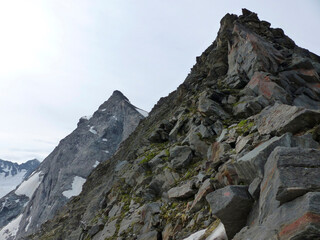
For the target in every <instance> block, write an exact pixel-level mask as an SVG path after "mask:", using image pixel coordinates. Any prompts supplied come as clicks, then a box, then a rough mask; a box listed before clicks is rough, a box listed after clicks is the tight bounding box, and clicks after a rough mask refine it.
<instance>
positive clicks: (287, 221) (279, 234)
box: [233, 192, 320, 240]
mask: <svg viewBox="0 0 320 240" xmlns="http://www.w3.org/2000/svg"><path fill="white" fill-rule="evenodd" d="M319 202H320V193H319V192H309V193H307V194H305V195H303V196H301V197H298V198H296V199H295V200H293V201H290V202H287V203H285V204H283V205H282V206H280V207H279V208H277V209H275V210H274V211H272V212H271V213H270V215H268V216H267V217H266V218H265V219H263V222H258V223H256V224H255V225H253V226H250V227H245V228H243V229H242V230H241V231H240V232H239V233H238V234H237V235H236V236H235V237H234V238H233V240H243V239H250V240H261V239H271V240H288V239H295V240H305V239H319V236H320V221H319V219H320V205H319Z"/></svg>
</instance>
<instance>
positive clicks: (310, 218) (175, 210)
mask: <svg viewBox="0 0 320 240" xmlns="http://www.w3.org/2000/svg"><path fill="white" fill-rule="evenodd" d="M270 26H271V25H270V23H268V22H266V21H260V20H259V18H258V17H257V14H255V13H253V12H250V11H248V10H246V9H243V13H242V15H241V16H236V15H231V14H227V15H226V16H225V17H224V18H223V19H222V20H221V27H220V30H219V32H218V36H217V38H216V40H215V41H214V42H213V44H212V45H211V46H209V47H208V48H207V49H206V50H205V51H204V53H202V55H201V56H199V57H197V62H196V64H195V65H194V67H193V68H192V69H191V73H190V74H189V75H188V76H187V78H186V80H185V81H184V83H183V84H181V85H180V86H179V87H178V89H177V90H176V91H174V92H172V93H171V94H170V95H169V96H168V97H166V98H161V99H160V100H159V102H158V103H157V104H156V105H155V107H154V108H153V109H152V111H151V113H150V115H149V116H148V117H147V118H146V119H143V120H142V121H141V122H140V124H139V125H138V127H137V128H136V130H135V131H134V132H133V133H132V134H131V135H130V136H129V137H128V138H127V139H126V140H125V141H124V142H123V143H122V144H121V145H120V148H119V150H118V151H117V152H116V153H115V154H114V155H113V156H112V157H111V158H110V161H107V162H104V163H102V164H100V165H99V166H98V167H97V168H96V169H95V170H94V171H93V172H92V173H91V174H90V175H89V177H88V178H87V181H86V183H85V184H84V186H83V191H82V192H81V194H80V195H79V196H77V197H75V198H73V199H72V200H71V201H70V202H69V203H68V204H67V205H66V206H65V207H64V208H63V209H62V210H61V211H60V212H59V213H58V215H57V216H56V217H55V218H54V219H52V220H50V221H47V222H46V223H45V224H43V225H42V226H41V229H40V231H38V232H37V233H35V234H33V235H31V236H29V237H28V238H27V239H37V240H38V239H70V240H73V239H81V240H82V239H92V240H98V239H117V240H120V239H126V240H128V239H132V240H134V239H137V240H147V239H148V240H159V239H163V240H169V239H185V240H191V239H193V240H195V239H199V240H200V239H202V240H204V239H207V240H210V239H251V240H258V239H280V240H284V239H295V240H297V239H317V238H318V237H319V236H320V230H319V229H320V224H319V223H320V221H319V219H320V205H319V199H320V183H319V181H318V179H319V177H318V176H319V173H320V172H319V171H320V168H319V165H320V150H319V141H320V126H319V124H320V117H319V116H320V111H319V110H320V88H319V87H320V78H319V74H320V57H319V56H317V55H315V54H313V53H310V52H309V51H308V50H305V49H302V48H300V47H298V46H296V45H295V43H294V42H293V41H292V40H291V39H290V38H289V37H288V36H286V35H285V34H284V32H283V30H281V29H274V28H271V27H270Z"/></svg>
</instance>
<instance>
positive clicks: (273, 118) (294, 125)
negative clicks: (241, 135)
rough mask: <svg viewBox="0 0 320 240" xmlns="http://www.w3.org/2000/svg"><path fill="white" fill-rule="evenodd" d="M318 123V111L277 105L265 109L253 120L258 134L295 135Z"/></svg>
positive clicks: (319, 115)
mask: <svg viewBox="0 0 320 240" xmlns="http://www.w3.org/2000/svg"><path fill="white" fill-rule="evenodd" d="M319 122H320V112H319V111H313V110H309V109H305V108H301V107H296V106H289V105H284V104H277V103H276V104H275V105H274V106H272V107H267V108H265V109H264V110H263V111H262V112H261V113H260V114H258V115H257V116H256V118H255V123H256V125H257V127H258V131H259V133H260V134H276V135H281V134H283V133H285V132H291V133H297V132H299V131H302V130H304V129H307V128H312V127H313V126H315V125H316V124H317V123H319Z"/></svg>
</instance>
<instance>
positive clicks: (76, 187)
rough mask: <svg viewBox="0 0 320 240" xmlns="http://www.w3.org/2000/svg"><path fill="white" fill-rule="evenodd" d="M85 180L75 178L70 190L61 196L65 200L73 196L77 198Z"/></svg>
mask: <svg viewBox="0 0 320 240" xmlns="http://www.w3.org/2000/svg"><path fill="white" fill-rule="evenodd" d="M85 181H86V179H85V178H82V177H78V176H75V177H74V178H73V182H72V187H71V189H70V190H67V191H64V192H62V194H63V196H65V197H66V198H71V197H73V196H78V195H79V194H80V193H81V191H82V186H83V184H84V183H85Z"/></svg>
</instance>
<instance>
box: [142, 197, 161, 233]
mask: <svg viewBox="0 0 320 240" xmlns="http://www.w3.org/2000/svg"><path fill="white" fill-rule="evenodd" d="M159 213H160V203H157V202H153V203H148V204H146V205H144V206H143V207H142V208H141V221H142V222H143V223H144V226H143V228H142V230H141V232H142V233H146V232H150V231H151V229H152V227H155V226H157V225H158V224H159V221H160V218H159Z"/></svg>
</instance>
